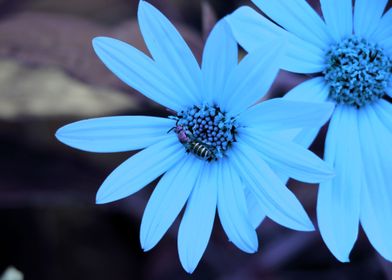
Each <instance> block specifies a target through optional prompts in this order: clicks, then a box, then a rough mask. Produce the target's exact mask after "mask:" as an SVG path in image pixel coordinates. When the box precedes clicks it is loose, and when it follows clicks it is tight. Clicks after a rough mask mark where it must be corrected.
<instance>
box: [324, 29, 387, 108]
mask: <svg viewBox="0 0 392 280" xmlns="http://www.w3.org/2000/svg"><path fill="white" fill-rule="evenodd" d="M326 64H327V66H326V68H325V70H324V71H323V74H324V77H325V80H326V82H327V84H328V85H329V97H330V99H332V100H334V101H335V102H336V103H338V104H348V105H353V106H356V107H357V108H360V107H363V106H365V105H366V104H369V103H371V102H373V101H375V100H378V99H380V98H382V97H383V96H384V95H385V90H386V88H387V87H388V85H389V82H390V81H391V77H392V59H391V58H390V57H388V56H387V55H386V54H385V52H384V50H383V49H382V48H381V47H380V46H378V45H377V44H372V43H370V42H368V41H367V40H365V39H361V38H358V37H357V36H354V35H353V36H350V37H348V38H346V39H344V40H342V41H341V42H339V43H337V44H336V45H334V46H332V47H331V48H330V49H329V50H328V52H327V54H326Z"/></svg>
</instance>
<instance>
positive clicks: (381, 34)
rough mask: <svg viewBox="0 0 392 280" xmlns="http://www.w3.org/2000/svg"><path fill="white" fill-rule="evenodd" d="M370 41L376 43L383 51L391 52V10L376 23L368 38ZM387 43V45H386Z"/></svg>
mask: <svg viewBox="0 0 392 280" xmlns="http://www.w3.org/2000/svg"><path fill="white" fill-rule="evenodd" d="M369 37H370V38H369V39H371V40H373V41H375V42H377V43H378V44H379V45H381V46H382V47H383V48H384V49H385V48H386V49H388V48H389V52H390V54H391V52H392V50H391V49H392V42H391V38H392V9H389V10H388V11H387V12H386V13H385V15H384V16H383V17H382V18H381V20H380V21H379V22H378V25H377V28H376V30H375V31H374V32H373V33H372V35H371V36H369ZM388 42H389V43H388ZM387 51H388V50H387Z"/></svg>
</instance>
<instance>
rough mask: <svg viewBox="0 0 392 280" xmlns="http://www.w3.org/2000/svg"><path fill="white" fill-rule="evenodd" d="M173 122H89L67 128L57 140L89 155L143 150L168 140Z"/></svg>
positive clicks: (113, 119) (150, 119)
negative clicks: (91, 153)
mask: <svg viewBox="0 0 392 280" xmlns="http://www.w3.org/2000/svg"><path fill="white" fill-rule="evenodd" d="M174 125H175V124H174V122H173V120H170V119H167V118H157V117H146V116H121V117H106V118H97V119H88V120H82V121H78V122H74V123H71V124H68V125H66V126H63V127H62V128H60V129H59V130H57V132H56V137H57V139H59V140H60V141H61V142H63V143H64V144H66V145H68V146H71V147H73V148H76V149H80V150H83V151H88V152H98V153H108V152H123V151H132V150H138V149H143V148H145V147H148V146H150V145H152V144H154V143H157V142H159V141H160V140H162V139H164V138H165V137H167V132H168V131H169V130H170V128H172V127H173V126H174Z"/></svg>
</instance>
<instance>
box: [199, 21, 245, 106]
mask: <svg viewBox="0 0 392 280" xmlns="http://www.w3.org/2000/svg"><path fill="white" fill-rule="evenodd" d="M237 64H238V47H237V43H236V41H235V40H234V37H233V35H232V34H231V31H230V29H229V27H228V25H227V23H226V21H224V20H221V21H219V22H218V23H217V24H216V25H215V27H214V29H213V30H212V31H211V34H210V35H209V37H208V39H207V42H206V45H205V48H204V52H203V62H202V73H203V82H204V90H203V94H204V99H205V100H206V101H208V102H215V103H217V104H220V103H221V100H224V99H226V98H227V96H225V95H224V87H225V84H226V83H227V80H228V77H229V75H230V73H231V72H232V71H233V69H235V67H236V66H237Z"/></svg>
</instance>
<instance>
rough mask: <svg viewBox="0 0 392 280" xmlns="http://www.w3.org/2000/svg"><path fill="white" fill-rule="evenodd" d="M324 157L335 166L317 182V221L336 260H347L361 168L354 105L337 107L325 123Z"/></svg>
mask: <svg viewBox="0 0 392 280" xmlns="http://www.w3.org/2000/svg"><path fill="white" fill-rule="evenodd" d="M325 160H326V161H327V163H328V164H330V165H331V167H334V168H335V173H336V176H335V178H333V179H332V181H328V182H322V183H321V184H320V188H319V193H318V201H317V217H318V224H319V228H320V232H321V236H322V237H323V239H324V241H325V243H326V244H327V246H328V248H329V249H330V250H331V252H332V253H333V254H334V255H335V256H336V258H337V259H339V260H340V261H342V262H347V261H349V254H350V251H351V249H352V247H353V245H354V243H355V240H356V239H357V235H358V226H359V213H360V194H361V185H362V182H363V171H364V169H363V161H362V157H361V143H360V142H359V125H358V110H357V109H356V108H354V107H352V106H345V105H339V106H338V107H337V109H336V112H335V114H334V115H333V117H332V120H331V123H330V125H329V131H328V135H327V140H326V144H325Z"/></svg>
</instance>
